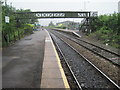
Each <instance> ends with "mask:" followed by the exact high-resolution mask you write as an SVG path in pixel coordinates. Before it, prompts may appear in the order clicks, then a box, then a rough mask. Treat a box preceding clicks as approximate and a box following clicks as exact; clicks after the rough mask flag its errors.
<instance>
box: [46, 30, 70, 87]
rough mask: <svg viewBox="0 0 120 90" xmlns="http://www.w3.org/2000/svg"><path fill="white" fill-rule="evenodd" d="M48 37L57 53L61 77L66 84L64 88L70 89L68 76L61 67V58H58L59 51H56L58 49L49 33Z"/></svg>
mask: <svg viewBox="0 0 120 90" xmlns="http://www.w3.org/2000/svg"><path fill="white" fill-rule="evenodd" d="M46 32H47V33H48V31H47V30H46ZM48 36H49V38H50V40H51V43H52V46H53V49H54V51H55V54H56V57H57V60H58V66H59V69H60V72H61V76H62V79H63V82H64V86H65V88H70V87H69V84H68V81H67V79H66V76H65V74H64V71H63V68H62V66H61V63H60V58H59V56H58V53H57V51H56V49H55V46H54V44H53V41H52V39H51V37H50V35H49V33H48Z"/></svg>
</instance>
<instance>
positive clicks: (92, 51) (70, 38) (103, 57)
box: [57, 32, 120, 66]
mask: <svg viewBox="0 0 120 90" xmlns="http://www.w3.org/2000/svg"><path fill="white" fill-rule="evenodd" d="M57 33H59V32H57ZM59 34H61V35H62V36H64V37H66V38H67V39H69V40H71V41H73V42H75V43H77V44H78V45H81V46H82V47H84V48H86V49H88V50H89V51H92V52H93V53H95V54H97V55H99V56H100V57H102V58H104V59H106V60H108V61H110V62H112V63H113V64H115V65H118V66H120V64H119V63H116V62H113V61H112V60H110V58H107V57H106V56H103V55H101V54H100V53H98V52H96V51H94V50H92V49H90V48H88V47H86V46H85V45H83V44H80V43H78V42H77V41H75V40H73V39H71V38H69V37H68V36H66V35H63V34H62V33H59ZM85 43H87V42H85ZM88 44H89V43H88ZM91 45H93V46H95V47H97V48H100V47H99V46H96V45H94V44H91ZM100 49H102V50H104V49H103V48H100ZM105 51H107V52H108V53H111V51H108V50H106V49H105ZM113 54H115V53H113ZM115 55H116V54H115ZM117 56H118V55H117ZM118 57H119V56H118Z"/></svg>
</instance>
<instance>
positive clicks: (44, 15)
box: [14, 11, 97, 19]
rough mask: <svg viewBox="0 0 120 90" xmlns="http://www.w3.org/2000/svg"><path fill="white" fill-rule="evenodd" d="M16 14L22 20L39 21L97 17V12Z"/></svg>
mask: <svg viewBox="0 0 120 90" xmlns="http://www.w3.org/2000/svg"><path fill="white" fill-rule="evenodd" d="M14 14H15V15H16V17H17V18H19V15H20V16H21V17H20V18H39V19H40V18H90V17H96V16H97V12H91V11H41V12H14ZM22 16H23V17H22ZM25 16H26V17H25ZM31 16H32V17H31Z"/></svg>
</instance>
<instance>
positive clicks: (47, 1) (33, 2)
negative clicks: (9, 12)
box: [7, 0, 120, 25]
mask: <svg viewBox="0 0 120 90" xmlns="http://www.w3.org/2000/svg"><path fill="white" fill-rule="evenodd" d="M118 1H120V0H7V4H9V5H10V3H12V6H14V7H16V8H17V9H20V8H22V9H31V10H32V11H98V14H99V15H101V14H110V13H114V12H118ZM51 20H52V21H54V22H58V21H64V19H40V23H41V24H43V25H47V24H48V23H49V22H50V21H51ZM65 20H72V21H78V22H79V21H80V20H81V19H65Z"/></svg>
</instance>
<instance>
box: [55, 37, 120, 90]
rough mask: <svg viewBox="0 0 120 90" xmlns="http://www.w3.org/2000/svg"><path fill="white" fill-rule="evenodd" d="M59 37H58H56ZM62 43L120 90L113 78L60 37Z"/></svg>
mask: <svg viewBox="0 0 120 90" xmlns="http://www.w3.org/2000/svg"><path fill="white" fill-rule="evenodd" d="M55 36H57V35H55ZM57 37H58V38H59V39H60V40H61V41H63V42H64V43H66V44H67V45H68V46H69V47H71V48H72V49H73V50H74V51H75V52H77V53H78V54H79V55H80V56H81V57H83V59H84V60H86V61H87V62H88V63H89V64H90V65H91V66H93V67H94V68H95V69H96V70H97V71H98V72H100V73H101V74H102V75H103V76H104V77H105V78H106V79H107V80H109V81H110V82H111V83H112V84H113V85H114V86H115V87H116V88H118V89H120V86H119V85H117V84H116V83H115V82H114V81H113V80H112V79H111V78H109V77H108V76H107V75H106V74H105V73H104V72H102V71H101V70H100V69H99V68H98V67H97V66H95V65H94V64H93V63H92V62H90V60H88V59H87V58H86V57H85V56H84V55H82V54H81V53H79V51H77V50H76V49H75V48H74V47H72V46H71V45H70V44H69V43H67V42H66V41H64V40H63V39H62V38H60V37H59V36H57Z"/></svg>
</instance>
